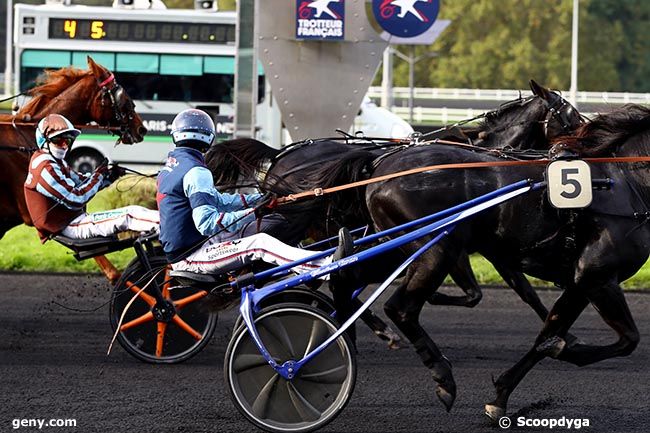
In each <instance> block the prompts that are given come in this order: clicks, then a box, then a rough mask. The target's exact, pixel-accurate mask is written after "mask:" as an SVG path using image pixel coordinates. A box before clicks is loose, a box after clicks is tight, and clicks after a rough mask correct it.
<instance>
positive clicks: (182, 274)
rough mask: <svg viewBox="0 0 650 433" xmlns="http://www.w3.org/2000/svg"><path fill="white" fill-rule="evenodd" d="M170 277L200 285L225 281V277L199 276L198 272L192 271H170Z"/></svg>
mask: <svg viewBox="0 0 650 433" xmlns="http://www.w3.org/2000/svg"><path fill="white" fill-rule="evenodd" d="M169 276H170V277H175V278H184V279H187V280H192V281H198V282H200V283H219V282H221V281H222V280H223V277H222V276H221V275H212V274H199V273H197V272H190V271H169Z"/></svg>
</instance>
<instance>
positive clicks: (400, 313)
mask: <svg viewBox="0 0 650 433" xmlns="http://www.w3.org/2000/svg"><path fill="white" fill-rule="evenodd" d="M437 247H438V246H434V247H433V248H432V249H431V250H429V251H427V252H426V253H424V254H423V255H422V256H421V257H420V258H419V259H418V260H416V261H415V262H414V263H413V264H411V267H410V268H409V270H408V272H407V275H406V279H405V282H404V283H402V284H401V285H400V286H399V287H398V288H397V290H396V291H395V293H394V294H393V295H392V296H391V297H390V298H389V299H388V301H387V302H386V304H385V305H384V311H385V312H386V315H387V316H388V317H389V318H390V319H391V320H392V321H393V322H394V323H395V324H396V325H397V327H398V328H399V330H400V331H402V333H403V334H404V335H405V336H406V338H408V339H409V341H410V342H411V343H413V346H414V347H415V351H416V352H417V354H418V355H419V356H420V358H421V359H422V362H423V363H424V365H425V366H426V367H428V368H429V370H430V371H431V374H432V376H433V379H434V380H435V381H436V382H437V383H438V385H437V387H436V395H437V396H438V399H440V401H441V402H442V403H443V404H444V406H445V409H446V410H447V411H450V410H451V407H452V406H453V404H454V401H455V399H456V382H455V381H454V377H453V375H452V370H451V362H449V360H448V359H447V358H446V357H445V356H444V355H443V354H442V352H441V351H440V349H439V348H438V346H437V345H436V344H435V343H434V341H433V340H432V339H431V337H429V335H428V334H427V333H426V331H425V330H424V329H423V328H422V326H421V325H420V321H419V316H420V312H421V311H422V307H423V306H424V303H425V302H426V300H427V297H428V296H427V293H428V292H429V291H431V290H436V289H437V288H438V286H439V285H440V284H441V283H442V281H443V280H444V278H445V276H446V275H447V273H448V269H449V267H450V265H449V264H448V263H444V262H445V260H444V259H443V257H444V256H441V254H440V250H438V251H437V254H436V251H434V249H435V250H437V249H438V248H437ZM455 259H456V257H453V260H454V261H455ZM451 263H452V264H453V261H452V262H451Z"/></svg>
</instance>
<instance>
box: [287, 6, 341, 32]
mask: <svg viewBox="0 0 650 433" xmlns="http://www.w3.org/2000/svg"><path fill="white" fill-rule="evenodd" d="M344 21H345V0H296V39H309V40H343V37H344Z"/></svg>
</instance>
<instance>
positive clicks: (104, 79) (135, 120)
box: [88, 57, 147, 144]
mask: <svg viewBox="0 0 650 433" xmlns="http://www.w3.org/2000/svg"><path fill="white" fill-rule="evenodd" d="M88 68H89V69H90V71H91V73H92V75H93V77H94V79H95V83H96V84H97V87H98V89H99V91H98V92H95V93H94V96H92V97H91V99H90V102H89V103H88V109H89V112H90V117H91V118H92V120H94V121H95V122H97V123H98V124H100V125H105V126H113V127H119V128H120V132H119V136H120V140H121V142H122V143H125V144H133V143H137V142H140V141H142V139H143V138H144V135H145V134H146V133H147V128H145V127H144V125H143V123H142V118H141V117H140V115H139V114H138V113H136V112H135V104H134V103H133V101H132V100H131V98H130V97H129V95H127V93H126V91H125V90H124V88H122V86H120V85H119V84H118V83H117V81H116V80H115V76H114V75H113V73H112V72H111V71H109V70H108V69H106V68H105V67H103V66H101V65H98V64H97V63H95V61H94V60H93V59H91V58H90V57H88Z"/></svg>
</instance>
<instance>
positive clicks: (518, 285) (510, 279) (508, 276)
mask: <svg viewBox="0 0 650 433" xmlns="http://www.w3.org/2000/svg"><path fill="white" fill-rule="evenodd" d="M492 265H493V266H494V269H495V270H496V271H497V272H498V273H499V275H501V278H503V281H505V282H506V284H507V285H508V286H510V288H511V289H512V290H514V291H515V292H516V293H517V294H518V295H519V297H520V298H521V300H522V301H524V302H525V303H526V304H528V305H530V308H532V309H533V311H534V312H535V313H536V314H537V315H538V316H539V318H540V319H542V320H546V317H548V309H547V308H546V306H544V304H542V301H541V299H539V296H537V292H535V289H533V286H531V285H530V282H529V281H528V279H527V278H526V276H525V275H524V274H522V273H521V272H518V271H513V270H511V269H510V268H508V267H506V266H503V265H501V264H500V263H499V262H496V261H495V262H492Z"/></svg>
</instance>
